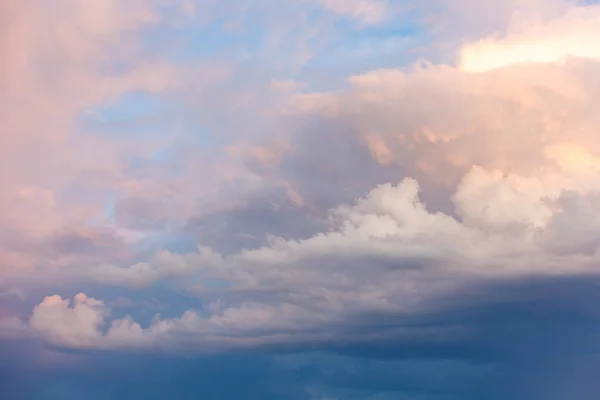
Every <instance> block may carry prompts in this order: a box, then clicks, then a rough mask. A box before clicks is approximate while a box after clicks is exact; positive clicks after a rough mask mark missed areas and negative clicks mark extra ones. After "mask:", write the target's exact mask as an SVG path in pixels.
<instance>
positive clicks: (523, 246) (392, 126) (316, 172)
mask: <svg viewBox="0 0 600 400" xmlns="http://www.w3.org/2000/svg"><path fill="white" fill-rule="evenodd" d="M30 3H31V4H33V3H35V2H29V3H23V4H26V5H24V6H20V5H19V4H21V3H17V2H12V3H11V2H9V3H7V4H8V6H6V7H7V10H9V11H10V12H11V13H13V14H11V15H14V16H15V18H14V21H16V22H14V24H15V25H14V26H13V28H11V29H14V30H10V33H11V34H10V35H5V36H2V39H3V41H2V42H0V46H4V47H5V48H6V51H7V52H11V53H12V54H13V55H14V57H13V58H10V59H7V61H6V62H5V63H4V64H2V68H3V70H2V71H6V73H5V74H3V75H6V76H10V77H11V79H6V80H0V85H4V87H5V88H6V90H7V92H6V93H9V95H8V97H10V98H11V100H13V101H11V102H9V103H10V107H8V108H7V109H3V110H2V111H0V113H3V114H6V119H4V120H3V121H5V122H3V124H4V125H3V132H4V131H6V132H10V133H11V134H10V135H2V136H0V140H3V142H1V143H5V144H6V148H7V149H9V151H10V153H11V154H22V156H19V157H16V156H7V158H2V160H1V161H0V163H6V166H7V168H2V166H3V165H4V164H0V171H8V170H9V169H8V166H10V167H11V170H14V171H20V172H18V173H15V174H9V173H6V172H5V173H4V174H2V173H0V183H1V184H2V185H1V186H2V190H0V205H5V207H2V209H3V210H10V211H8V212H7V211H4V212H1V213H0V226H2V230H0V235H2V238H3V239H6V240H2V241H1V242H2V245H0V260H1V261H0V262H1V263H3V264H6V266H7V267H10V269H11V270H14V269H19V270H22V269H23V268H25V267H29V268H35V267H36V264H37V263H40V260H42V259H44V264H45V265H50V266H53V267H60V268H56V269H53V271H59V272H57V275H56V276H60V278H61V279H67V277H68V279H71V280H73V279H75V280H78V281H79V282H81V283H83V284H88V282H89V281H92V282H94V283H96V284H100V285H102V286H103V287H106V286H126V287H128V288H130V289H135V290H143V289H147V288H149V287H150V286H152V285H153V284H160V283H163V282H165V281H168V282H169V283H172V284H173V286H174V287H176V288H177V289H178V290H183V291H185V292H186V293H187V294H188V295H189V296H192V297H194V298H197V300H198V307H197V308H195V309H190V310H188V311H186V312H184V313H183V314H182V315H181V316H179V317H173V316H169V317H162V316H156V317H155V319H154V320H153V321H151V322H150V323H148V324H143V323H142V322H140V321H136V320H135V319H134V318H133V317H132V316H128V317H124V318H120V317H111V310H110V308H109V307H108V306H107V304H110V302H108V301H107V303H106V304H105V303H104V302H103V301H101V300H97V299H94V298H91V297H88V296H87V295H85V294H78V295H76V296H75V297H74V299H73V300H72V301H71V300H69V299H65V298H63V297H61V296H50V297H46V298H45V299H44V300H43V301H42V302H41V303H40V304H39V305H37V306H36V307H35V309H34V310H33V313H32V315H31V318H30V319H29V321H28V323H27V326H28V329H31V330H32V332H35V333H36V334H37V335H39V336H40V337H42V338H44V339H45V340H48V341H50V342H52V343H55V344H57V345H61V346H66V347H77V348H113V347H136V346H137V347H139V346H142V347H152V346H175V347H180V348H187V347H188V346H190V347H196V348H199V349H207V348H208V349H214V348H219V349H220V348H223V347H227V346H245V345H266V344H283V343H300V342H311V341H319V340H321V341H326V340H333V339H334V338H338V337H343V336H344V335H348V336H352V335H356V336H358V337H361V338H366V339H368V338H373V337H377V336H378V333H379V332H377V331H376V330H375V329H374V330H369V329H366V330H365V331H361V333H360V334H357V333H356V332H355V331H353V328H356V326H357V325H361V324H364V325H368V324H367V319H365V315H381V314H385V313H387V314H393V315H402V316H411V315H416V314H418V313H420V312H425V311H431V310H432V309H434V308H436V307H439V303H438V302H439V298H440V296H447V295H449V294H450V293H458V292H461V291H462V290H466V288H469V287H471V285H474V284H475V283H481V282H488V281H491V280H495V279H518V278H520V277H523V276H528V275H551V276H556V275H575V274H582V273H593V272H595V265H596V263H597V261H598V257H599V253H598V248H599V246H600V237H599V236H598V235H597V233H596V232H597V230H598V228H599V227H600V214H599V204H600V203H599V202H598V193H600V192H599V190H600V179H599V178H600V175H599V174H600V142H598V140H597V137H596V136H597V135H596V130H597V129H598V128H599V127H600V120H599V119H598V115H597V114H598V113H597V110H596V107H595V104H596V103H597V102H598V101H600V85H599V83H600V82H599V81H598V78H597V76H598V71H599V70H600V64H599V60H598V58H599V54H598V52H597V51H596V49H595V47H594V45H593V43H595V38H596V36H598V29H597V27H596V26H597V25H598V16H599V15H600V14H599V10H600V9H599V8H598V6H595V5H589V6H577V5H575V4H574V3H572V2H566V1H565V2H563V1H556V2H552V4H551V6H549V7H548V9H545V8H544V9H543V10H542V9H541V8H543V7H541V6H540V5H541V4H542V3H541V2H537V1H520V0H519V1H516V0H515V1H507V2H499V3H501V4H500V5H498V6H494V7H499V8H498V9H497V10H495V11H494V13H495V12H496V11H497V14H498V15H487V17H486V18H488V17H489V20H490V21H493V22H494V24H498V26H502V27H503V30H500V31H498V33H497V34H495V35H493V36H489V35H490V34H491V33H492V32H487V31H486V32H482V33H483V34H484V39H482V40H474V41H469V42H467V43H462V44H461V45H460V46H459V47H458V52H457V57H458V61H457V63H456V65H444V64H431V63H425V62H424V63H420V64H416V65H413V66H411V67H408V68H404V69H380V70H375V71H371V72H366V73H362V74H358V75H355V76H352V77H350V78H348V79H347V82H346V83H347V84H346V86H345V87H344V88H343V89H340V90H337V91H316V90H313V91H310V90H308V89H305V88H304V87H303V86H302V85H300V84H296V83H293V84H286V85H284V88H282V85H273V84H272V82H273V81H272V80H271V79H268V82H269V84H268V85H267V86H268V87H269V88H271V91H269V90H266V91H265V93H264V96H263V93H262V91H261V90H262V89H264V88H263V86H261V85H262V84H261V83H257V82H254V81H252V80H251V79H248V81H247V82H246V81H244V83H243V84H240V85H239V86H236V84H237V83H238V80H239V79H240V78H239V76H233V77H232V75H235V73H240V72H239V71H241V70H243V71H244V73H242V74H241V75H240V76H247V75H244V74H251V73H256V74H257V75H260V74H259V73H258V72H256V71H252V70H251V69H248V70H246V69H244V68H241V67H240V68H239V70H236V68H231V69H225V68H224V69H220V64H219V67H216V68H210V67H207V68H206V69H202V71H203V72H206V76H209V77H211V78H218V79H217V80H219V79H223V80H224V81H226V82H227V83H226V84H225V86H219V87H217V88H215V87H212V86H210V85H209V84H207V83H206V82H205V81H204V80H202V79H200V75H202V74H200V73H198V70H193V68H190V69H174V68H173V67H172V66H171V65H167V64H166V63H163V62H156V61H149V60H147V59H145V58H144V57H142V55H144V51H145V48H144V46H143V43H141V42H143V41H142V40H141V38H140V34H141V33H140V32H142V31H143V30H144V29H145V28H147V27H148V26H149V25H155V24H159V23H160V21H161V17H160V15H159V14H160V13H159V11H158V10H159V9H160V7H159V3H160V2H157V3H155V2H151V1H148V2H145V1H140V2H136V3H135V6H132V7H131V8H127V9H126V10H123V9H121V7H122V6H121V5H120V3H118V2H104V3H102V4H100V3H98V4H96V3H93V4H92V6H90V7H89V8H88V7H83V8H81V7H77V6H75V4H74V3H71V2H66V1H65V2H61V6H62V7H64V8H65V9H66V10H68V11H69V13H67V15H68V18H66V19H65V20H64V21H63V20H60V19H57V20H55V19H53V18H50V17H49V16H48V14H46V12H42V11H39V10H40V9H41V10H45V9H43V8H40V7H42V6H40V4H36V5H37V7H34V8H35V10H37V11H36V12H30V11H31V10H30V9H29V8H27V7H29V6H31V7H33V5H31V4H30ZM261 4H262V3H261ZM318 4H319V5H320V6H322V7H325V8H327V9H329V10H330V11H332V12H333V13H337V14H341V15H344V16H346V17H350V18H353V19H356V20H359V21H361V22H362V23H364V24H371V25H374V24H377V23H383V21H384V19H385V17H386V15H387V12H388V6H389V5H388V4H387V3H386V2H378V1H362V0H361V1H351V2H339V1H319V2H318ZM474 6H475V3H474V2H470V1H452V2H447V7H448V8H449V9H452V10H456V9H460V10H464V9H470V8H471V7H474ZM23 7H24V8H23ZM157 7H158V8H157ZM515 9H518V10H519V11H520V14H513V13H512V11H514V10H515ZM185 10H186V15H187V16H189V15H193V14H194V13H192V11H191V10H192V9H191V8H189V7H187V8H185ZM532 10H533V11H539V12H538V13H537V15H534V16H531V15H530V14H531V11H532ZM565 10H566V11H565ZM305 11H306V10H305ZM533 14H536V13H533ZM533 14H532V15H533ZM61 15H62V14H61ZM469 16H470V17H469ZM17 17H18V18H17ZM454 17H456V15H450V16H448V21H449V23H456V21H455V20H453V19H452V18H454ZM460 17H461V18H463V17H464V18H467V17H469V18H471V22H473V21H472V18H473V16H472V15H470V14H469V15H466V14H465V15H463V14H461V15H460ZM461 18H458V17H457V19H456V20H461ZM511 20H512V23H510V24H508V22H509V21H511ZM61 21H62V22H64V23H61ZM38 24H41V25H43V26H45V27H48V28H49V29H50V32H52V37H53V38H55V39H56V41H50V44H49V42H48V41H45V40H42V38H40V37H38V36H37V35H34V34H33V33H32V32H35V29H34V28H33V27H34V26H36V25H38ZM494 24H492V25H494ZM234 25H235V24H234ZM505 25H506V26H505ZM302 26H303V25H302ZM234 28H235V27H231V29H234ZM357 29H358V28H357ZM479 29H480V27H475V28H472V30H473V31H474V32H475V31H477V33H479ZM481 29H483V28H481ZM15 32H16V33H19V32H24V33H27V34H24V35H16V33H15ZM313 33H314V32H313ZM314 34H315V35H317V33H314ZM309 36H310V35H309ZM17 37H19V38H22V39H27V40H26V43H23V44H20V43H17V42H16V40H17V39H16V38H17ZM97 37H98V38H102V40H100V39H99V40H98V41H96V40H95V38H97ZM6 38H8V39H6ZM19 40H20V39H19ZM15 48H18V49H19V51H18V52H17V51H16V50H14V49H15ZM58 50H60V51H58ZM109 50H110V51H109ZM113 53H114V54H115V57H116V58H115V59H113V58H111V57H112V56H111V57H109V56H108V54H113ZM241 58H243V57H241ZM30 59H36V60H37V59H40V60H48V62H50V61H51V63H50V64H49V65H50V66H51V67H52V68H48V70H49V71H55V74H58V75H56V76H54V75H51V76H47V74H50V72H48V71H38V70H37V69H36V68H35V65H36V64H33V63H30V62H29V61H28V60H30ZM111 60H112V61H115V60H116V63H115V64H112V61H111ZM140 60H144V61H140ZM132 65H133V66H132ZM207 65H208V64H207ZM240 65H242V66H243V67H245V66H246V64H243V63H241V64H240ZM190 70H193V71H195V72H190ZM59 71H64V72H62V73H59ZM106 71H109V72H108V73H107V72H106ZM123 71H125V72H123ZM182 71H184V72H185V73H184V72H182ZM178 74H182V75H178ZM188 74H189V75H188ZM21 75H22V76H21ZM182 76H185V77H186V79H188V80H189V82H188V81H186V82H185V84H183V85H182V84H181V80H182V79H181V77H182ZM19 78H22V79H19ZM15 82H21V83H18V84H17V83H15ZM15 85H17V86H18V85H21V86H22V87H21V86H18V87H17V86H15ZM61 85H64V86H63V87H61V91H60V93H62V94H63V95H64V97H65V101H64V102H57V101H56V93H57V87H59V86H61ZM171 85H175V86H176V87H177V90H173V91H169V92H168V93H169V95H170V96H173V99H171V100H173V101H174V102H175V103H177V107H181V108H182V109H185V112H181V114H176V115H177V116H178V118H181V120H180V122H181V123H182V124H189V126H186V127H185V129H183V128H182V129H181V130H182V131H186V132H187V131H188V130H189V131H193V132H194V133H193V134H190V135H189V137H192V139H189V137H188V135H187V134H185V135H184V134H181V136H178V135H179V132H178V133H177V135H174V136H172V138H174V139H175V141H177V140H179V139H180V140H181V141H182V143H181V144H180V145H179V147H178V148H177V149H176V150H172V149H171V148H170V147H169V149H168V150H166V149H164V148H160V146H159V145H157V144H156V143H150V142H148V143H147V144H148V148H145V149H142V150H140V149H137V148H135V147H136V146H134V145H135V141H133V144H132V143H129V144H125V145H123V144H122V143H119V144H118V145H117V144H115V143H116V142H114V141H110V140H104V139H99V138H98V137H95V136H92V135H87V134H83V133H82V132H81V131H80V130H79V129H80V128H81V127H79V126H78V125H77V124H76V123H74V120H76V119H77V118H78V116H80V115H81V113H82V112H83V111H85V110H86V109H88V108H90V107H95V106H98V105H105V104H107V103H110V102H111V101H114V100H115V99H117V98H119V96H120V95H122V94H124V93H129V92H131V91H142V92H162V91H163V90H166V89H167V88H168V89H169V90H170V89H171V87H172V86H171ZM227 85H232V86H235V88H233V89H232V88H229V87H226V86H227ZM0 87H2V86H0ZM207 88H209V89H207ZM224 89H228V90H230V92H228V93H227V95H223V94H222V93H221V92H223V91H225V90H224ZM259 89H260V90H259ZM204 90H208V92H204ZM206 93H208V94H209V96H207V97H209V98H200V97H202V96H201V94H204V95H206ZM262 97H264V99H263V98H262ZM199 98H200V99H199ZM259 99H260V101H259ZM23 104H34V105H36V107H38V108H36V109H35V110H34V112H35V114H36V115H37V118H30V116H29V115H25V114H23V113H22V112H19V111H18V108H19V107H20V106H19V105H23ZM17 106H19V107H17ZM232 108H233V109H234V111H228V110H230V109H232ZM19 109H20V108H19ZM189 110H192V111H193V112H192V111H189ZM224 110H225V111H224ZM180 111H181V110H179V109H178V110H177V112H180ZM188 111H189V112H190V114H193V116H190V115H187V114H186V112H188ZM196 112H197V113H199V114H200V115H201V116H200V117H198V116H197V115H196ZM247 114H248V115H247ZM250 114H251V115H250ZM253 123H257V127H256V128H252V129H250V128H248V126H250V125H252V124H253ZM219 127H221V128H222V132H221V131H219ZM42 128H44V129H42ZM209 128H210V129H209ZM210 130H215V131H216V132H211V134H207V135H206V136H203V137H202V140H199V139H198V138H197V137H196V136H201V135H200V134H198V132H201V133H202V135H203V134H204V132H205V131H210ZM257 131H260V132H257ZM21 133H22V134H21ZM221 133H223V134H222V135H221ZM28 135H29V136H28ZM194 140H196V141H194ZM198 142H202V143H200V144H198ZM159 144H163V143H159ZM142 147H144V146H142ZM23 152H24V153H23ZM213 152H214V154H216V156H215V155H212V156H209V155H208V154H209V153H213ZM142 153H143V154H142ZM50 154H53V156H50ZM59 154H60V156H58V155H59ZM63 154H64V157H63ZM88 155H89V157H88ZM135 155H138V156H140V158H141V160H140V159H138V158H136V157H134V156H135ZM125 156H126V157H125ZM142 156H145V158H144V157H142ZM11 157H12V158H11ZM15 157H16V158H15ZM122 157H125V158H128V159H129V160H130V161H131V163H130V164H125V163H123V162H122ZM165 158H166V159H169V161H164V159H165ZM34 159H35V160H37V161H36V163H35V165H34V166H32V164H31V162H30V161H31V160H34ZM21 167H22V168H21ZM132 170H133V171H134V173H132V172H131V171H132ZM206 171H208V172H206ZM88 190H90V192H89V193H87V191H88ZM73 193H76V195H74V194H73ZM82 193H87V195H84V194H82ZM87 196H89V197H87ZM5 227H6V228H5ZM147 232H154V233H155V232H160V233H161V234H162V235H164V236H161V237H159V238H158V239H157V241H159V242H160V243H159V246H158V247H165V248H164V249H162V250H159V251H157V252H155V253H154V255H150V256H147V253H148V251H138V250H139V249H138V248H136V245H137V244H138V242H141V241H143V240H142V239H140V238H147V236H146V235H148V237H149V236H150V235H149V234H147ZM171 235H173V236H175V235H192V236H193V239H195V240H197V241H198V242H199V244H198V246H197V247H196V249H195V250H192V249H186V250H182V251H179V250H174V249H167V248H166V247H167V246H163V245H164V243H163V242H162V241H166V240H167V239H164V237H168V236H171ZM152 251H153V249H152ZM140 253H141V254H140ZM15 267H16V268H15ZM6 270H8V268H6ZM3 271H4V269H3ZM3 321H4V322H3V323H2V324H3V326H5V328H3V329H4V330H5V331H9V330H12V331H15V329H17V328H18V326H20V325H19V324H20V323H19V321H18V320H16V319H14V318H11V319H10V320H8V319H7V320H3ZM6 327H10V329H9V328H6ZM15 327H17V328H15ZM18 329H20V328H18ZM18 329H17V330H18ZM361 335H362V336H361Z"/></svg>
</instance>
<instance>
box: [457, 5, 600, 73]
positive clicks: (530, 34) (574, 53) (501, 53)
mask: <svg viewBox="0 0 600 400" xmlns="http://www.w3.org/2000/svg"><path fill="white" fill-rule="evenodd" d="M599 19H600V7H598V6H587V7H577V8H573V9H571V10H569V12H568V13H567V14H566V15H561V16H560V17H559V18H556V19H554V20H550V21H548V22H542V21H540V20H537V21H536V20H532V19H531V18H529V19H525V18H522V19H520V20H516V21H514V22H513V27H512V29H510V30H509V33H508V35H507V36H505V37H503V38H493V37H492V38H487V39H483V40H481V41H479V42H477V43H472V44H468V45H466V46H464V47H463V48H462V49H461V52H460V60H459V68H460V69H461V70H464V71H469V72H482V71H487V70H491V69H495V68H500V67H504V66H507V65H512V64H520V63H531V62H537V63H540V62H542V63H552V62H565V60H566V58H567V57H585V58H592V59H598V58H600V52H599V51H598V50H597V48H596V46H594V43H596V42H597V40H598V37H599V36H600V30H599V29H598V20H599Z"/></svg>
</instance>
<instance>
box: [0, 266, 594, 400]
mask: <svg viewBox="0 0 600 400" xmlns="http://www.w3.org/2000/svg"><path fill="white" fill-rule="evenodd" d="M599 287H600V278H598V277H596V276H585V277H558V278H544V279H538V278H535V279H534V278H531V279H522V280H519V281H514V280H513V281H506V282H495V283H486V284H479V285H473V286H471V287H470V288H469V289H468V290H464V291H463V292H462V293H460V294H459V295H453V296H448V297H444V298H439V299H438V300H437V303H436V304H437V307H435V309H433V308H432V309H430V311H427V312H423V313H420V314H417V315H412V316H410V317H406V316H398V315H365V316H363V317H361V318H358V319H357V320H356V321H354V322H353V323H352V324H347V326H345V327H340V329H339V330H340V334H339V336H338V339H336V340H334V341H329V340H328V341H325V342H323V341H314V342H312V343H305V344H302V345H287V346H285V347H272V346H271V347H263V348H259V349H255V350H253V351H251V352H232V353H222V354H216V355H213V356H204V357H199V356H195V357H189V358H185V357H174V356H158V355H156V354H155V355H143V354H134V353H131V354H123V353H122V352H119V353H116V352H114V353H113V352H109V353H96V354H92V353H86V354H81V355H80V356H79V358H78V359H77V361H76V362H73V363H71V364H63V365H60V364H56V365H55V366H54V367H52V369H44V368H42V367H40V366H39V365H35V364H33V362H34V360H35V358H34V357H32V356H31V354H32V353H33V354H36V352H34V351H32V350H31V349H28V348H26V347H22V346H20V347H14V346H8V345H7V344H6V343H4V344H3V347H2V351H3V354H4V355H5V357H3V360H2V362H1V368H0V371H1V372H0V374H1V376H0V382H2V383H3V385H4V386H3V388H6V389H5V391H4V393H10V394H11V396H12V397H10V396H9V397H8V398H10V399H13V398H14V399H20V398H23V399H32V400H37V399H50V398H51V399H54V398H56V399H65V400H70V399H74V400H75V399H84V400H85V399H96V398H98V399H100V398H111V399H117V400H118V399H137V398H140V399H142V398H143V399H162V398H167V397H168V398H171V399H195V398H198V397H200V398H204V399H237V398H247V399H281V398H284V399H327V398H340V399H346V398H348V399H387V398H394V399H403V398H407V399H409V398H410V399H415V398H416V399H432V400H433V399H457V400H458V399H461V400H469V399H482V398H485V399H493V400H504V399H510V400H521V399H523V400H529V399H532V398H536V399H548V400H568V399H578V400H588V399H589V400H592V399H595V398H596V395H597V393H598V392H599V391H600V383H599V381H598V379H597V377H596V376H595V375H596V374H595V372H594V371H597V369H598V367H600V344H599V342H598V335H599V334H600V312H599V311H598V310H597V308H596V307H595V304H597V302H598V300H600V294H599V293H600V292H599V291H598V288H599ZM25 383H26V384H25ZM11 391H12V393H11ZM22 393H24V395H22ZM19 396H21V397H19ZM52 396H54V397H52ZM327 396H329V397H327Z"/></svg>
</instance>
